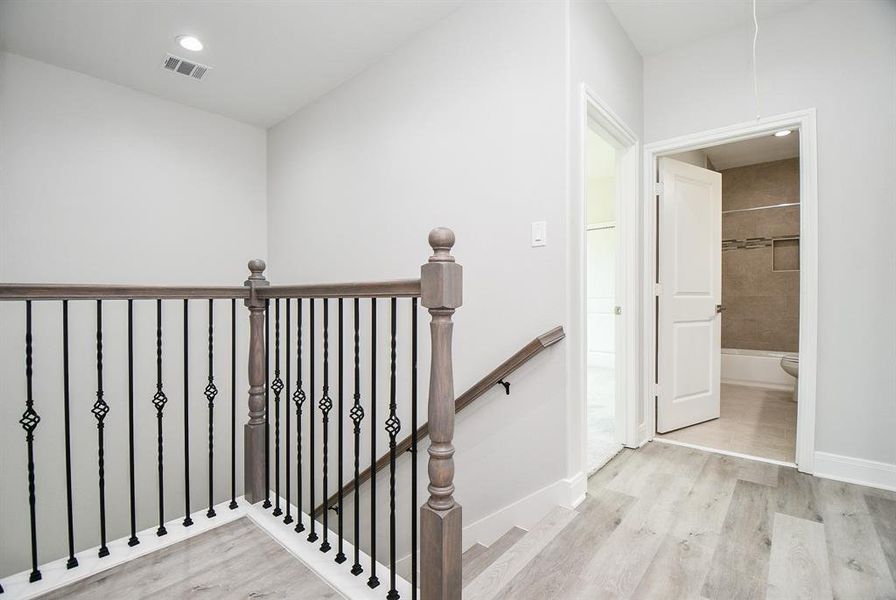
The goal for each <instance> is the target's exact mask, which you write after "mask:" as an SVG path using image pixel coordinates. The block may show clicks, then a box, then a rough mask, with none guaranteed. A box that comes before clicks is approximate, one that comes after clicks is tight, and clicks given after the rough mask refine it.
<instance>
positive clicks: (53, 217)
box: [0, 54, 266, 575]
mask: <svg viewBox="0 0 896 600" xmlns="http://www.w3.org/2000/svg"><path fill="white" fill-rule="evenodd" d="M265 152H266V148H265V132H264V131H263V130H260V129H257V128H254V127H251V126H248V125H244V124H241V123H237V122H235V121H232V120H230V119H226V118H223V117H219V116H214V115H210V114H208V113H204V112H202V111H199V110H196V109H192V108H187V107H184V106H182V105H178V104H175V103H172V102H168V101H164V100H161V99H158V98H155V97H153V96H149V95H146V94H143V93H139V92H136V91H133V90H130V89H127V88H123V87H120V86H116V85H113V84H110V83H107V82H103V81H100V80H97V79H93V78H91V77H87V76H85V75H81V74H78V73H75V72H72V71H67V70H64V69H60V68H57V67H53V66H50V65H47V64H44V63H40V62H36V61H33V60H29V59H26V58H22V57H20V56H16V55H11V54H2V55H0V281H4V282H12V281H17V282H36V283H49V282H53V283H61V282H76V283H87V282H96V283H144V284H223V285H233V284H237V285H238V284H239V283H240V282H242V281H243V280H244V279H245V277H246V261H247V260H248V259H249V258H252V257H256V256H264V254H265V229H266V217H265V214H266V212H265V191H266V190H265V186H266V182H265ZM105 304H106V307H105V311H104V312H105V314H104V324H105V332H104V338H105V344H106V351H105V353H104V354H105V359H106V361H105V388H106V400H107V402H108V403H109V404H110V406H111V412H110V413H109V416H108V417H107V428H106V431H107V439H106V447H107V474H106V477H107V506H108V511H109V513H108V520H109V536H108V537H109V539H110V540H111V539H115V538H117V537H120V536H122V535H125V534H126V533H127V527H128V525H127V523H128V521H127V510H128V503H127V486H126V485H125V483H126V481H127V454H126V451H125V450H126V448H127V429H126V410H125V405H126V398H127V395H126V390H127V387H126V363H125V359H126V350H125V346H124V343H125V342H124V340H125V331H126V330H125V323H126V321H125V319H126V312H125V310H126V309H125V303H124V302H107V303H105ZM135 304H136V308H135V312H136V326H135V337H136V348H135V352H136V355H135V363H136V366H137V380H136V385H135V391H136V400H135V404H136V405H137V410H136V418H135V420H136V422H137V424H138V431H137V440H136V442H137V452H138V457H137V473H138V480H137V497H138V528H143V527H147V526H150V525H151V524H152V523H153V522H154V519H156V514H157V513H156V510H157V508H156V506H157V505H156V500H155V498H156V496H155V493H156V472H155V464H156V462H155V460H156V459H155V409H154V408H153V407H152V405H151V404H150V400H151V398H152V395H153V393H154V392H155V375H154V373H155V330H154V327H155V313H154V310H155V308H154V306H153V303H152V302H136V303H135ZM60 310H61V309H60V305H59V303H58V302H36V303H34V326H35V331H34V336H35V361H34V371H35V392H34V393H35V403H36V404H35V406H36V410H37V411H38V413H39V414H40V415H41V418H42V421H41V422H40V424H39V426H38V428H37V430H36V432H35V436H36V442H35V452H36V457H35V460H36V468H37V490H38V504H37V512H38V527H39V534H40V544H39V549H40V560H41V562H45V561H48V560H51V559H55V558H58V557H61V556H63V555H64V554H65V553H66V536H65V503H64V474H65V471H64V466H63V465H64V463H63V461H62V459H63V453H62V395H61V387H62V383H61V350H60V336H61V333H60V331H61V329H60V328H61V325H60V321H61V318H60ZM182 310H183V307H182V304H181V303H180V302H175V301H169V302H166V303H165V325H164V329H165V336H166V337H165V378H166V391H167V393H168V396H169V404H168V407H167V408H166V409H165V410H166V415H167V416H166V435H165V447H166V453H167V454H166V456H167V459H166V467H165V468H166V484H165V485H166V497H167V507H166V513H167V517H168V518H174V517H176V516H177V515H179V514H182V513H183V506H182V494H183V492H182V489H183V475H182V464H183V459H182V444H181V442H180V440H181V439H182V429H181V427H182V406H183V404H182V392H181V390H182V375H181V364H182V354H181V335H182V320H181V319H182ZM206 310H207V306H206V303H205V302H203V301H194V302H192V310H191V316H190V318H191V336H192V338H193V341H192V345H191V348H190V355H191V369H190V377H191V407H192V411H191V436H192V438H193V442H192V456H191V462H192V467H191V471H192V472H191V478H192V481H193V483H192V490H193V491H192V496H193V497H192V501H193V502H192V504H193V506H192V508H193V509H194V510H197V509H199V508H200V507H201V506H202V505H203V504H204V503H205V502H206V501H207V492H206V491H205V490H206V489H207V488H206V486H207V483H206V481H207V480H206V479H205V476H206V475H205V474H206V465H207V455H206V450H205V445H204V437H205V427H207V412H206V409H205V399H204V398H203V397H202V390H203V388H204V387H205V383H206V382H205V377H206V375H207V372H206V368H207V358H206V348H205V345H204V340H205V336H206V333H205V332H206V329H207V316H206V314H207V313H206ZM229 311H230V307H229V305H225V304H224V303H219V304H218V308H217V309H216V317H217V319H216V332H217V336H218V337H217V340H218V344H219V345H218V350H217V352H218V354H217V355H216V367H215V368H216V375H217V381H216V383H217V385H218V388H219V390H220V395H219V396H218V403H219V404H218V406H219V408H218V409H217V411H216V420H215V423H216V427H217V428H218V431H219V436H220V437H218V442H217V444H218V445H217V448H218V450H217V453H218V456H217V458H216V464H217V467H216V468H217V475H216V476H217V482H216V486H215V490H216V500H218V501H220V500H223V499H224V498H225V497H226V496H228V495H229V477H225V474H229V451H230V442H229V430H228V428H229V425H230V411H229V404H230V400H229V399H230V385H229V374H230V361H229V342H230V335H229V331H230V314H229ZM243 311H244V309H243V307H242V306H239V307H238V313H237V314H238V323H239V324H240V327H242V325H243V323H244V321H245V315H244V312H243ZM70 313H71V314H70V321H71V332H70V335H71V355H72V358H71V360H72V365H71V376H72V381H71V390H72V411H73V417H72V421H73V423H72V428H73V429H72V436H73V454H74V456H73V469H74V476H75V479H76V482H77V485H76V495H75V499H74V505H75V506H74V508H75V514H76V519H75V523H76V530H75V536H76V545H77V549H83V548H86V547H90V546H92V545H95V544H97V543H98V539H99V535H98V509H97V504H96V502H97V495H98V491H97V484H96V426H95V421H94V419H93V416H92V415H91V414H90V412H89V410H90V407H91V406H92V404H93V402H94V400H95V389H96V387H95V386H96V381H95V377H96V375H95V362H94V361H95V348H94V344H95V339H94V337H93V336H94V327H95V306H94V304H93V303H92V302H88V301H85V302H72V303H71V308H70ZM0 317H2V325H0V329H2V331H3V335H2V336H0V365H2V366H0V369H2V370H0V380H2V382H3V389H4V390H5V391H6V394H5V395H4V398H3V402H2V403H0V404H2V408H0V437H2V439H3V440H5V442H4V447H3V460H2V462H0V470H2V473H0V481H2V486H0V506H2V507H3V510H2V515H3V516H2V518H0V539H2V540H5V541H4V543H2V544H0V547H2V550H0V574H3V575H6V574H9V573H11V572H15V571H19V570H22V569H25V568H26V567H27V566H28V562H29V551H30V549H29V547H28V544H27V543H26V540H28V539H29V534H28V519H27V514H28V505H27V487H26V477H25V473H26V470H25V464H26V458H25V443H24V437H25V435H24V432H23V431H22V429H21V428H20V426H19V424H18V422H17V421H18V419H19V417H20V416H21V413H22V411H23V410H24V401H25V398H24V350H23V346H24V307H23V306H22V303H0ZM239 335H240V336H241V338H240V339H241V340H245V331H242V330H241V333H239ZM243 346H244V344H242V343H241V344H240V346H239V347H240V356H242V354H243V352H242V347H243ZM238 360H240V358H239V357H238ZM243 371H244V369H242V368H240V369H238V372H237V374H238V378H237V389H238V390H244V389H246V384H245V380H244V376H243ZM242 397H243V396H242V393H240V395H238V399H240V400H241V401H242ZM243 404H244V401H242V402H241V403H240V404H239V405H238V406H242V405H243ZM240 417H242V415H240ZM240 422H242V421H240ZM239 437H240V436H238V439H239ZM239 460H240V461H241V458H239ZM240 472H241V469H238V473H240ZM10 540H21V543H16V544H13V543H9V542H10Z"/></svg>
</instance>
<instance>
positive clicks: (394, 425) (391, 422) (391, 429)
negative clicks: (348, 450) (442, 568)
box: [386, 298, 401, 600]
mask: <svg viewBox="0 0 896 600" xmlns="http://www.w3.org/2000/svg"><path fill="white" fill-rule="evenodd" d="M397 304H398V300H397V299H396V298H392V302H391V312H392V319H391V352H390V355H389V357H390V358H389V418H388V419H386V432H387V433H388V434H389V569H390V571H389V593H388V594H386V600H398V598H399V594H398V590H396V589H395V436H397V435H398V432H399V431H401V421H400V420H399V419H398V416H397V415H396V414H395V412H396V408H397V405H396V401H395V331H396V307H397Z"/></svg>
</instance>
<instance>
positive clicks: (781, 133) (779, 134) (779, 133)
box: [196, 40, 790, 137]
mask: <svg viewBox="0 0 896 600" xmlns="http://www.w3.org/2000/svg"><path fill="white" fill-rule="evenodd" d="M196 41H197V42H198V41H199V40H196ZM785 135H790V130H789V129H782V130H781V131H776V132H775V137H784V136H785Z"/></svg>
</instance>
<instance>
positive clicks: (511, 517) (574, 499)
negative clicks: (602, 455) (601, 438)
mask: <svg viewBox="0 0 896 600" xmlns="http://www.w3.org/2000/svg"><path fill="white" fill-rule="evenodd" d="M587 489H588V479H587V478H586V477H585V474H584V473H578V474H576V475H574V476H573V477H570V478H568V479H561V480H559V481H556V482H554V483H552V484H550V485H547V486H545V487H543V488H541V489H540V490H537V491H535V492H532V493H531V494H529V495H528V496H526V497H525V498H522V499H520V500H517V501H516V502H514V503H513V504H510V505H508V506H505V507H504V508H501V509H499V510H496V511H495V512H493V513H491V514H490V515H488V516H485V517H483V518H481V519H479V520H478V521H476V522H475V523H470V524H469V525H467V526H466V527H464V533H463V549H464V550H466V549H467V548H469V547H470V546H472V545H473V544H482V545H483V546H489V545H491V544H492V543H494V541H495V540H497V539H498V538H499V537H501V536H502V535H504V534H505V533H507V531H508V530H510V529H511V528H512V527H520V528H522V529H526V530H528V529H531V528H532V527H533V526H534V525H535V524H536V523H538V521H540V520H541V518H542V517H544V516H545V515H546V514H548V512H549V511H550V510H551V509H552V508H554V507H556V506H563V507H566V508H575V507H576V506H578V505H579V504H581V503H582V501H584V500H585V493H586V491H587Z"/></svg>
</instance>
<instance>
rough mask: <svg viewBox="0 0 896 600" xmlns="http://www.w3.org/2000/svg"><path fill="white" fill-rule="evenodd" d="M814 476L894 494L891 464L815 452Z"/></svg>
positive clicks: (895, 477) (895, 474)
mask: <svg viewBox="0 0 896 600" xmlns="http://www.w3.org/2000/svg"><path fill="white" fill-rule="evenodd" d="M815 476H816V477H822V478H824V479H834V480H836V481H845V482H846V483H855V484H858V485H864V486H868V487H874V488H879V489H882V490H889V491H891V492H896V465H894V464H892V463H884V462H878V461H876V460H866V459H864V458H852V457H850V456H841V455H839V454H830V453H828V452H816V453H815Z"/></svg>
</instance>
